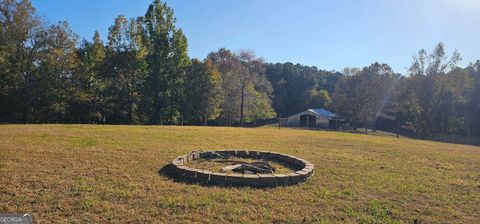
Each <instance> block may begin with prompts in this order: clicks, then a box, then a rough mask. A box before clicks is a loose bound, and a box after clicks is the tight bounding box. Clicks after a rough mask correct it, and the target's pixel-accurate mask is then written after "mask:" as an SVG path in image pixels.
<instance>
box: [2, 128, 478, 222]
mask: <svg viewBox="0 0 480 224" xmlns="http://www.w3.org/2000/svg"><path fill="white" fill-rule="evenodd" d="M225 148H230V149H251V150H266V151H277V152H281V153H287V154H290V155H294V156H298V157H300V158H304V159H306V160H309V161H310V162H312V163H313V164H315V175H314V176H313V177H311V178H310V179H308V180H307V181H306V182H304V183H301V184H299V185H294V186H289V187H278V188H272V189H253V188H232V187H229V188H222V187H205V186H201V185H196V184H185V183H179V182H174V181H172V180H170V179H168V178H167V177H164V176H161V175H158V170H159V169H160V168H161V167H163V166H165V165H166V164H168V163H169V162H170V161H171V160H172V159H174V158H175V157H177V156H179V155H184V154H187V153H189V152H191V151H193V150H199V149H202V150H212V149H225ZM0 158H1V162H0V180H1V184H0V211H1V212H30V213H33V214H34V216H35V219H36V220H37V221H38V222H39V223H59V222H69V223H70V222H71V223H85V222H94V223H95V222H97V223H98V222H100V223H105V222H106V223H119V222H121V223H123V222H136V223H158V222H163V223H174V222H219V223H225V222H232V223H272V222H279V223H299V222H306V223H331V222H333V223H345V222H348V223H409V222H412V221H413V220H415V219H419V220H420V221H422V222H423V223H439V222H440V223H475V222H478V220H480V215H479V214H480V213H479V212H478V211H479V210H480V206H479V205H480V173H479V170H480V147H475V146H466V145H456V144H446V143H437V142H430V141H419V140H412V139H406V138H401V139H396V138H392V137H386V136H372V135H360V134H349V133H336V132H326V131H306V130H291V129H281V130H278V129H274V128H262V129H248V128H221V127H174V126H164V127H157V126H92V125H4V126H0Z"/></svg>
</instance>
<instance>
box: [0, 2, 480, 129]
mask: <svg viewBox="0 0 480 224" xmlns="http://www.w3.org/2000/svg"><path fill="white" fill-rule="evenodd" d="M0 27H1V28H0V122H2V123H102V124H103V123H105V124H153V125H154V124H189V125H235V126H245V125H247V123H248V124H249V125H252V124H255V123H256V122H257V121H261V120H268V119H272V118H276V117H285V116H288V115H291V114H294V113H297V112H300V111H302V110H305V109H307V108H327V109H329V110H332V111H334V112H335V113H337V114H339V115H341V116H343V117H345V118H347V119H348V120H349V121H350V123H351V125H352V126H353V127H368V128H371V129H374V130H375V129H377V128H379V129H388V130H394V129H395V130H401V131H403V132H405V133H409V134H413V135H418V136H428V135H433V134H457V135H465V136H480V62H479V61H477V62H475V63H470V65H468V66H467V67H465V68H461V67H458V66H457V62H459V61H460V60H461V57H460V54H459V53H457V52H453V53H452V55H451V56H448V55H447V53H446V52H445V50H444V44H443V43H439V44H438V45H437V46H436V47H435V48H434V50H433V51H432V52H430V53H428V52H426V51H425V50H420V51H419V52H418V54H417V55H415V56H414V57H413V61H412V64H411V65H410V67H409V70H408V72H407V74H398V73H396V72H395V71H393V70H392V68H391V67H390V66H389V65H388V64H384V63H379V62H374V63H372V64H371V65H370V66H367V67H365V68H345V69H344V70H343V71H341V72H335V71H325V70H321V69H318V68H316V67H314V66H305V65H300V64H292V63H276V64H272V63H266V62H265V61H264V60H263V59H262V58H259V57H257V56H255V54H254V53H253V52H249V51H239V52H233V51H231V50H228V49H224V48H222V49H219V50H217V51H215V52H211V53H210V54H209V55H208V56H207V57H206V58H205V59H202V60H199V59H191V58H190V57H189V55H188V53H187V50H188V42H187V38H186V36H185V35H184V34H183V32H182V29H180V28H178V27H177V26H176V18H175V16H174V14H173V11H172V9H171V8H170V7H168V6H167V5H166V4H165V3H162V2H161V1H160V0H155V1H154V2H153V3H152V4H151V5H150V6H149V7H148V10H147V12H146V13H145V15H144V16H142V17H138V18H126V17H124V16H122V15H120V16H118V17H117V18H116V19H115V20H114V21H113V24H112V25H111V26H110V28H109V33H108V37H107V38H106V39H105V40H106V41H105V42H104V41H103V39H102V37H100V34H99V33H98V32H96V33H95V34H94V35H93V38H92V39H91V40H81V41H79V37H78V36H77V35H76V34H75V33H74V32H73V31H72V30H71V29H70V27H69V25H68V23H67V22H59V23H55V24H49V23H48V22H47V21H44V20H42V19H41V18H40V17H39V16H38V15H37V14H36V12H35V8H34V7H33V6H32V4H31V3H30V2H29V1H28V0H21V1H17V0H0Z"/></svg>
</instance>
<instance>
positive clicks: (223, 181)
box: [172, 150, 314, 187]
mask: <svg viewBox="0 0 480 224" xmlns="http://www.w3.org/2000/svg"><path fill="white" fill-rule="evenodd" d="M220 155H223V156H228V157H232V158H235V157H236V158H248V159H254V160H259V161H272V162H276V163H279V164H284V165H285V166H288V167H289V168H290V170H291V171H290V172H287V173H276V172H273V171H271V172H270V173H264V172H261V173H250V172H247V173H228V172H221V171H215V170H204V169H197V168H193V167H189V163H194V162H198V161H199V160H209V159H212V158H216V157H218V156H220ZM313 168H314V165H313V164H312V163H311V162H308V161H306V160H304V159H300V158H297V157H294V156H291V155H287V154H282V153H276V152H266V151H250V150H218V151H194V152H192V153H190V154H187V155H183V156H179V157H177V158H176V159H174V160H173V161H172V174H173V175H174V177H180V178H183V179H186V180H187V181H193V182H200V183H205V184H209V185H210V184H212V185H227V186H251V187H275V186H279V185H292V184H296V183H299V182H302V181H304V180H306V179H307V178H308V177H310V176H311V175H312V174H313Z"/></svg>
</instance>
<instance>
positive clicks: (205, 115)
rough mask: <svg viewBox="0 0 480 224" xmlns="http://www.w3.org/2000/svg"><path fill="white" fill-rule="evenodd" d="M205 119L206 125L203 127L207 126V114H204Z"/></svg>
mask: <svg viewBox="0 0 480 224" xmlns="http://www.w3.org/2000/svg"><path fill="white" fill-rule="evenodd" d="M203 117H204V124H203V126H207V113H204V114H203Z"/></svg>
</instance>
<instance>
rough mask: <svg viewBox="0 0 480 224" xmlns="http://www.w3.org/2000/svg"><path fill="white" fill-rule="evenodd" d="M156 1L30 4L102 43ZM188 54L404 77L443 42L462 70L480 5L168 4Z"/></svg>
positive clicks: (476, 41) (290, 0) (361, 0)
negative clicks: (375, 66)
mask: <svg viewBox="0 0 480 224" xmlns="http://www.w3.org/2000/svg"><path fill="white" fill-rule="evenodd" d="M152 1H153V0H75V1H74V0H32V2H33V5H34V6H35V7H36V8H37V12H38V14H39V15H40V16H42V17H44V18H45V19H46V20H47V21H49V22H56V21H59V20H65V21H67V22H68V23H69V24H70V26H71V27H72V29H73V30H74V31H75V32H76V33H77V34H78V35H79V36H80V37H82V38H87V39H91V37H92V36H93V32H94V31H95V30H98V31H99V32H100V33H101V34H102V37H103V38H104V39H105V38H106V35H107V32H108V27H109V26H110V25H112V23H113V20H114V18H115V17H116V16H117V15H119V14H123V15H125V16H127V17H137V16H142V15H144V14H145V11H146V10H147V8H148V5H149V4H150V3H151V2H152ZM167 3H168V4H169V5H170V6H171V7H172V8H173V10H174V12H175V15H176V17H177V20H178V21H177V26H178V27H181V28H182V29H183V30H184V32H185V34H186V36H187V38H188V41H189V54H190V56H191V57H197V58H204V57H205V56H206V55H207V54H208V53H209V52H211V51H215V50H217V49H219V48H221V47H226V48H229V49H232V50H240V49H248V50H253V51H254V52H256V54H257V55H258V56H260V57H263V58H264V59H265V60H266V61H267V62H287V61H290V62H294V63H301V64H305V65H314V66H317V67H318V68H320V69H325V70H341V69H342V68H344V67H346V66H356V67H363V66H366V65H369V64H371V63H372V62H374V61H379V62H385V63H388V64H390V65H391V66H392V67H393V68H394V69H395V71H397V72H400V73H405V71H406V69H405V68H406V67H408V66H409V65H410V63H411V60H412V56H413V55H414V54H415V53H416V52H417V51H418V50H419V49H421V48H425V49H427V50H428V51H430V50H431V49H432V48H433V47H434V46H435V44H436V43H438V42H439V41H443V42H444V43H445V44H446V48H447V51H448V52H449V53H451V52H452V51H453V50H454V49H457V50H458V51H459V52H460V53H461V55H462V58H463V61H462V62H461V63H460V65H462V66H463V65H466V64H467V63H468V62H470V61H474V60H477V59H480V27H479V24H480V1H479V0H350V1H347V0H324V1H322V0H296V1H294V0H168V1H167Z"/></svg>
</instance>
